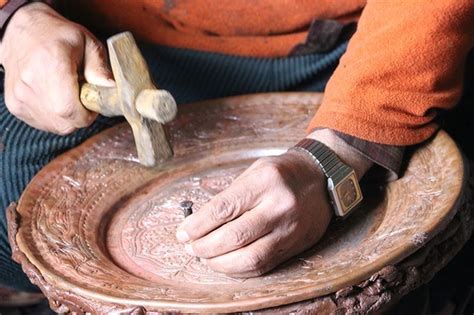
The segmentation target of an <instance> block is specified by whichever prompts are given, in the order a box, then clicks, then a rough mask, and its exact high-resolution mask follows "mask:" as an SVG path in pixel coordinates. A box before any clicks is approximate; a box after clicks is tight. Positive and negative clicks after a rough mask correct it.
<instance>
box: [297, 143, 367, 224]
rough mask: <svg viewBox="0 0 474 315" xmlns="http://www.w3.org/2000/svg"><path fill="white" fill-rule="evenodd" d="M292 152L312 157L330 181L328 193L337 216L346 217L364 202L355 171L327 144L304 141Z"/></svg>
mask: <svg viewBox="0 0 474 315" xmlns="http://www.w3.org/2000/svg"><path fill="white" fill-rule="evenodd" d="M290 150H294V151H300V152H303V153H305V154H306V155H307V156H309V157H311V158H312V159H313V160H314V161H315V162H316V164H317V165H318V166H319V168H320V169H321V170H322V171H323V173H324V175H325V176H326V177H327V180H328V187H327V188H328V193H329V197H330V200H331V203H332V205H333V207H334V211H335V213H336V215H337V216H339V217H345V216H347V214H349V213H350V212H351V211H352V210H353V209H354V208H355V207H356V206H357V205H358V204H360V202H361V201H362V199H363V197H362V192H361V190H360V186H359V183H358V181H357V176H356V174H355V172H354V170H353V169H352V168H351V167H350V166H348V165H346V164H345V163H344V162H342V161H341V160H340V159H339V157H338V156H337V154H336V153H335V152H334V151H332V150H331V149H330V148H329V147H327V146H326V145H325V144H323V143H321V142H319V141H316V140H314V139H308V138H306V139H303V140H301V141H300V142H298V143H297V144H296V145H295V146H294V147H292V148H290Z"/></svg>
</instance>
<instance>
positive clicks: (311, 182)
mask: <svg viewBox="0 0 474 315" xmlns="http://www.w3.org/2000/svg"><path fill="white" fill-rule="evenodd" d="M310 137H313V138H315V139H318V140H320V141H322V142H324V143H325V144H326V145H328V146H329V147H331V148H332V149H333V150H334V151H336V153H337V154H338V155H339V156H340V157H341V158H342V159H343V160H344V161H345V162H346V163H348V164H350V165H352V166H353V167H354V169H355V171H356V173H357V174H358V176H359V177H361V176H362V175H363V174H364V173H365V172H366V170H367V169H368V168H370V166H371V162H370V161H369V160H368V159H366V158H365V157H363V156H362V155H360V154H359V153H357V152H354V150H352V149H351V148H350V147H349V146H348V145H346V144H345V143H344V142H343V141H342V140H340V139H339V138H337V137H336V136H335V135H334V134H333V133H332V132H331V131H329V130H320V131H316V132H314V133H313V134H311V135H310ZM326 185H327V179H326V177H325V176H324V174H323V173H322V171H321V170H320V169H319V167H318V166H317V165H316V164H315V162H314V161H313V160H312V159H311V158H309V157H308V156H306V155H305V154H304V153H301V152H294V151H292V152H287V153H285V154H283V155H280V156H276V157H267V158H261V159H259V160H257V161H256V162H255V163H254V164H253V165H252V166H250V168H248V169H247V170H246V171H245V172H244V173H243V174H242V175H240V176H239V177H238V178H237V179H236V180H235V181H234V182H233V183H232V184H231V186H230V187H229V188H227V189H226V190H224V191H223V192H221V193H219V194H218V195H216V196H215V197H214V198H213V199H212V200H211V201H210V202H209V203H207V204H206V205H204V206H203V207H202V208H201V209H200V210H199V211H198V212H196V213H195V214H192V215H191V216H189V217H188V218H187V219H186V220H185V221H184V222H183V224H182V225H181V226H180V227H179V228H178V231H177V238H178V240H179V241H181V242H188V243H187V244H186V246H185V248H186V251H187V252H188V253H189V254H191V255H195V256H198V257H201V258H203V259H202V261H203V262H205V263H206V264H207V265H208V266H209V267H210V268H212V269H213V270H215V271H218V272H222V273H225V274H228V275H230V276H234V277H252V276H258V275H261V274H263V273H265V272H267V271H269V270H270V269H272V268H274V267H275V266H277V265H278V264H280V263H282V262H283V261H285V260H287V259H289V258H290V257H292V256H294V255H296V254H298V253H300V252H302V251H303V250H305V249H307V248H309V247H310V246H312V245H314V244H315V243H316V242H317V241H318V240H319V239H320V238H321V237H322V235H323V234H324V232H325V231H326V228H327V226H328V224H329V222H330V220H331V217H332V213H333V209H332V208H331V206H330V204H329V200H328V194H327V188H326Z"/></svg>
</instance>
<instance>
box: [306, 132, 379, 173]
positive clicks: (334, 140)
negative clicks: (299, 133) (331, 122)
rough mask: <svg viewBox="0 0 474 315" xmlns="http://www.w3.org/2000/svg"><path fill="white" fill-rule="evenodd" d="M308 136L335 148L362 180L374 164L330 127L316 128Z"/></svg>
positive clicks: (338, 154) (337, 153) (332, 148)
mask: <svg viewBox="0 0 474 315" xmlns="http://www.w3.org/2000/svg"><path fill="white" fill-rule="evenodd" d="M306 138H310V139H314V140H317V141H320V142H322V143H323V144H325V145H326V146H328V147H329V148H330V149H331V150H333V151H334V152H335V153H336V155H337V156H338V157H339V158H340V159H341V160H342V161H343V162H344V163H345V164H347V165H349V166H350V167H352V168H353V169H354V171H355V173H356V175H357V179H358V180H360V179H361V178H362V177H363V176H364V175H365V173H366V172H367V171H368V170H369V169H370V168H371V167H372V165H373V162H372V160H370V159H368V158H367V157H365V156H364V155H362V154H361V153H360V152H358V151H357V150H355V149H354V148H353V147H352V146H350V145H348V144H347V143H346V142H344V141H343V140H342V139H340V138H339V137H338V136H337V135H336V134H335V133H334V132H332V131H331V130H330V129H319V130H315V131H313V132H311V133H310V134H308V135H307V136H306Z"/></svg>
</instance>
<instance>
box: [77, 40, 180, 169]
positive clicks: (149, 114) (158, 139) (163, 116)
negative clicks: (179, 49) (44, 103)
mask: <svg viewBox="0 0 474 315" xmlns="http://www.w3.org/2000/svg"><path fill="white" fill-rule="evenodd" d="M107 46H108V49H109V57H110V64H111V66H112V72H113V74H114V77H115V82H116V85H117V86H116V87H114V88H107V87H101V86H97V85H92V84H89V83H84V84H83V85H82V86H81V96H80V98H81V102H82V104H83V105H84V106H85V107H86V108H87V109H89V110H91V111H94V112H98V113H100V114H102V115H104V116H109V117H110V116H124V117H125V119H127V121H128V123H129V124H130V126H131V127H132V131H133V136H134V138H135V144H136V146H137V152H138V158H139V160H140V163H141V164H143V165H145V166H154V165H156V163H157V162H158V161H163V160H166V159H168V158H170V157H171V156H173V149H172V148H171V144H170V142H169V140H168V138H167V135H166V132H165V130H164V128H163V125H162V124H165V123H167V122H169V121H171V120H173V119H174V117H175V116H176V112H177V106H176V102H175V100H174V98H173V97H172V96H171V94H170V93H169V92H168V91H165V90H159V89H158V88H157V87H156V86H155V85H154V84H153V82H152V80H151V77H150V73H149V71H148V67H147V64H146V62H145V59H144V58H143V56H142V54H141V53H140V50H139V49H138V47H137V44H136V43H135V40H134V39H133V36H132V34H131V33H130V32H125V33H120V34H117V35H115V36H112V37H111V38H109V39H108V40H107Z"/></svg>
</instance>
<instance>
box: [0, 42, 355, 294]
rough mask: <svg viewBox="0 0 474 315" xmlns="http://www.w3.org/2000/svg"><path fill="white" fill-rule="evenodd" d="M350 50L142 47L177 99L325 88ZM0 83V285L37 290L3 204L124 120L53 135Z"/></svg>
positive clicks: (103, 121)
mask: <svg viewBox="0 0 474 315" xmlns="http://www.w3.org/2000/svg"><path fill="white" fill-rule="evenodd" d="M345 49H346V43H343V44H340V45H338V46H336V47H335V48H334V49H333V50H332V51H331V52H329V53H327V54H311V55H306V56H295V57H288V58H274V59H263V58H245V57H236V56H228V55H222V54H214V53H203V52H196V51H189V50H183V49H174V48H166V47H157V46H143V47H142V50H143V53H144V55H145V58H146V59H147V61H148V63H149V66H150V69H151V71H152V74H153V77H154V79H155V81H156V83H157V84H158V85H159V86H160V87H163V88H165V89H167V90H169V91H170V92H171V93H172V94H173V95H174V96H175V98H176V100H177V102H178V104H180V103H181V104H182V103H187V102H193V101H198V100H204V99H211V98H217V97H223V96H231V95H239V94H247V93H256V92H273V91H322V90H323V89H324V87H325V85H326V82H327V80H328V78H329V76H330V75H331V73H332V71H333V70H334V68H335V67H336V65H337V62H338V60H339V58H340V56H341V55H342V54H343V53H344V51H345ZM1 79H2V80H1V81H2V82H3V78H1ZM0 88H1V91H0V180H1V182H0V207H1V209H3V211H2V213H1V214H0V284H4V285H8V286H11V287H14V288H17V289H20V290H32V289H34V287H33V286H32V285H30V283H29V281H28V279H27V278H26V277H25V276H24V274H23V273H22V271H21V269H20V267H19V266H18V265H17V264H15V263H13V262H12V261H11V259H10V255H11V251H10V247H9V244H8V240H7V232H6V219H5V211H4V209H6V207H7V205H8V204H9V203H11V202H13V201H16V200H18V198H19V196H20V194H21V192H22V190H23V189H24V187H25V186H26V185H27V184H28V182H29V181H30V179H31V178H32V177H33V176H34V175H35V174H36V173H37V172H38V171H39V170H40V169H41V168H42V167H43V166H44V165H46V164H47V163H48V162H49V161H51V160H52V159H53V158H54V157H56V156H57V155H59V154H60V153H62V152H64V151H66V150H69V149H70V148H73V147H75V146H77V145H78V144H80V143H81V142H83V141H84V140H85V139H87V138H89V137H90V136H92V135H94V134H96V133H98V132H99V131H101V130H103V129H105V128H108V127H110V126H112V125H114V124H116V123H117V122H118V121H119V119H116V118H115V119H110V118H104V117H99V118H98V119H97V121H96V122H95V123H94V124H93V125H92V126H90V127H89V128H85V129H81V130H79V131H77V132H75V133H73V134H71V135H68V136H65V137H61V136H57V135H53V134H50V133H46V132H42V131H39V130H35V129H33V128H30V127H29V126H27V125H26V124H24V123H22V122H21V121H19V120H17V119H16V118H15V117H13V116H12V115H11V114H10V113H9V112H8V110H7V109H6V107H5V104H4V98H3V83H2V85H1V86H0ZM301 128H306V126H301Z"/></svg>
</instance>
